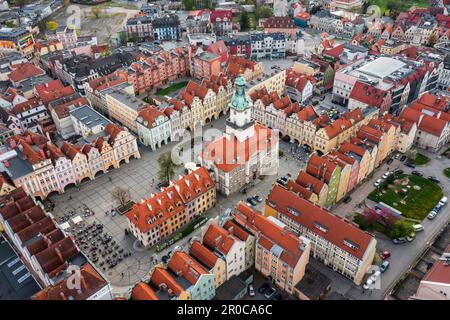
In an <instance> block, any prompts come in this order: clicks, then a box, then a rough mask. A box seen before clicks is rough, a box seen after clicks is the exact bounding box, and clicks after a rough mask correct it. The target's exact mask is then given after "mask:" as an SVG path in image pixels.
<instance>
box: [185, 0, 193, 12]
mask: <svg viewBox="0 0 450 320" xmlns="http://www.w3.org/2000/svg"><path fill="white" fill-rule="evenodd" d="M183 5H184V8H185V9H186V10H193V9H194V8H195V1H194V0H183Z"/></svg>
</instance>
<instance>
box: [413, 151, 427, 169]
mask: <svg viewBox="0 0 450 320" xmlns="http://www.w3.org/2000/svg"><path fill="white" fill-rule="evenodd" d="M409 161H411V162H414V163H415V164H417V165H418V166H421V165H424V164H427V163H428V162H430V158H428V157H427V156H425V155H423V154H421V153H418V154H417V157H416V159H414V160H413V159H409Z"/></svg>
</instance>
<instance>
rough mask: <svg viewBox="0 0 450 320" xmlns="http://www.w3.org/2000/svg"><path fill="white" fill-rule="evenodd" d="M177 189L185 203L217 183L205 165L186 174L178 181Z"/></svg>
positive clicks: (176, 183)
mask: <svg viewBox="0 0 450 320" xmlns="http://www.w3.org/2000/svg"><path fill="white" fill-rule="evenodd" d="M175 185H176V186H177V191H178V193H179V195H180V197H181V199H183V201H184V203H188V202H191V201H192V200H194V199H195V198H197V197H199V196H200V195H202V194H204V193H205V192H207V191H209V190H211V189H213V188H215V186H216V184H215V182H214V180H213V179H212V177H211V175H210V174H209V173H208V170H206V168H205V167H200V168H198V169H196V170H195V171H192V172H190V173H189V174H187V175H184V176H183V177H182V178H180V179H179V180H178V181H177V182H175Z"/></svg>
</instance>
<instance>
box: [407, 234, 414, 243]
mask: <svg viewBox="0 0 450 320" xmlns="http://www.w3.org/2000/svg"><path fill="white" fill-rule="evenodd" d="M415 237H416V234H415V233H414V232H411V233H410V234H408V235H407V236H406V241H408V242H412V241H413V240H414V238H415Z"/></svg>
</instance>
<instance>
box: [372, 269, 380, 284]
mask: <svg viewBox="0 0 450 320" xmlns="http://www.w3.org/2000/svg"><path fill="white" fill-rule="evenodd" d="M380 274H381V272H380V271H378V270H377V271H375V272H374V273H373V274H372V275H371V276H370V279H371V280H372V282H375V281H377V279H378V277H379V276H380Z"/></svg>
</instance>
